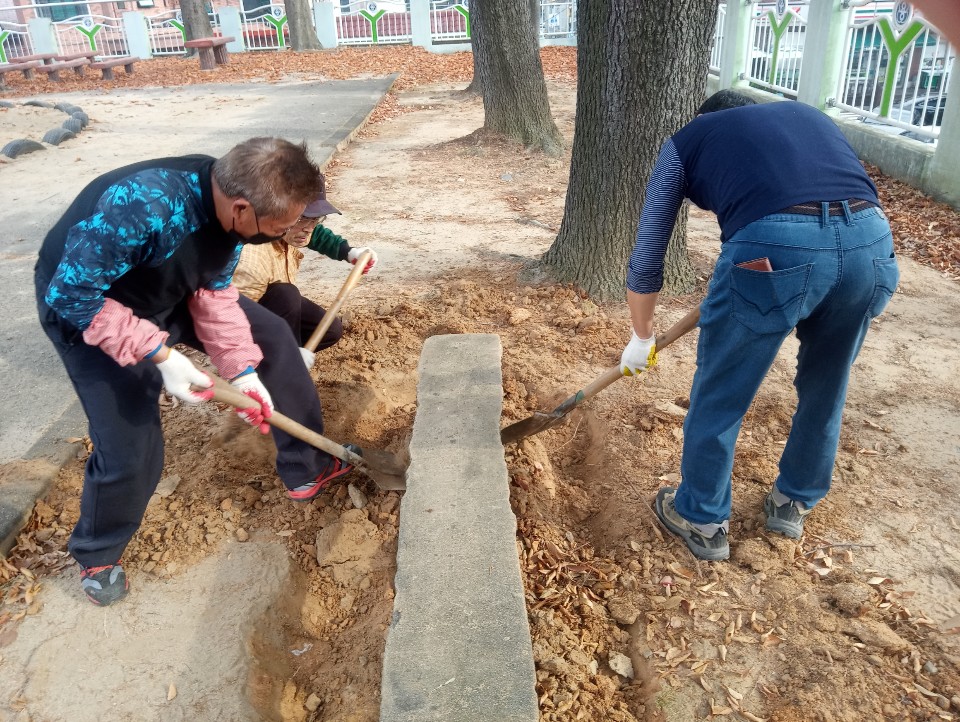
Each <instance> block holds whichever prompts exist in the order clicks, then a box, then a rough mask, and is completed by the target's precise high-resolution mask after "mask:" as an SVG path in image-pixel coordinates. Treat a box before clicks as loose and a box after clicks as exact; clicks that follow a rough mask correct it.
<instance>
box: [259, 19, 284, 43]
mask: <svg viewBox="0 0 960 722" xmlns="http://www.w3.org/2000/svg"><path fill="white" fill-rule="evenodd" d="M263 19H264V20H266V21H267V22H268V23H270V24H271V25H273V27H274V28H276V30H277V44H278V45H279V46H280V47H281V48H284V47H286V45H287V43H286V41H285V40H284V38H283V26H284V25H286V24H287V16H286V15H283V16H281V17H279V18H275V17H273V15H264V16H263Z"/></svg>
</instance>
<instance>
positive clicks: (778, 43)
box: [746, 0, 810, 98]
mask: <svg viewBox="0 0 960 722" xmlns="http://www.w3.org/2000/svg"><path fill="white" fill-rule="evenodd" d="M809 4H810V3H809V2H808V1H803V2H792V3H790V5H789V6H788V5H787V3H786V2H785V0H778V2H762V3H757V4H756V5H755V6H754V10H755V14H754V17H753V18H752V19H751V21H750V35H749V38H750V42H749V43H748V52H749V53H750V56H749V63H748V64H747V73H746V75H747V79H748V80H749V81H750V83H751V84H753V85H756V86H759V87H761V88H765V89H767V90H772V91H774V92H776V93H782V94H783V95H785V96H789V97H793V98H795V97H796V95H797V87H798V86H799V84H800V70H801V66H802V65H803V47H804V42H805V40H806V36H807V19H806V14H807V8H808V6H809Z"/></svg>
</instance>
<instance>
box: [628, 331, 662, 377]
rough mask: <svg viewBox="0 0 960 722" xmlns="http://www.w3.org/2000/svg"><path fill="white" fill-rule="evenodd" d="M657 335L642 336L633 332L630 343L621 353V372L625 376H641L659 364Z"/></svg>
mask: <svg viewBox="0 0 960 722" xmlns="http://www.w3.org/2000/svg"><path fill="white" fill-rule="evenodd" d="M656 341H657V337H656V336H651V337H650V338H640V337H639V336H637V332H636V331H634V332H633V336H632V337H631V339H630V343H628V344H627V347H626V348H625V349H623V353H622V354H621V355H620V373H622V374H623V375H624V376H639V375H640V374H641V373H643V372H644V371H646V370H647V369H650V368H653V367H654V366H655V365H656V364H657V345H656Z"/></svg>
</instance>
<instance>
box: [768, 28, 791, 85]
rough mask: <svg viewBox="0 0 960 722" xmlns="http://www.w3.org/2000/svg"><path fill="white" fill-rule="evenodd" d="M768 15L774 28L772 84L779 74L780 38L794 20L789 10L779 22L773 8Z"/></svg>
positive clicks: (771, 61)
mask: <svg viewBox="0 0 960 722" xmlns="http://www.w3.org/2000/svg"><path fill="white" fill-rule="evenodd" d="M767 17H768V18H769V19H770V29H771V30H773V54H771V56H770V77H769V78H768V79H767V82H768V83H770V85H776V82H774V80H775V78H776V75H777V61H778V60H779V55H780V38H782V37H783V31H784V30H786V29H787V25H789V24H790V21H791V20H793V12H792V11H790V10H787V12H785V13H784V14H783V17H782V18H780V22H779V23H777V16H776V15H774V14H773V11H772V10H771V11H770V12H768V13H767Z"/></svg>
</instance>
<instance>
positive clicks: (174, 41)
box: [147, 10, 186, 55]
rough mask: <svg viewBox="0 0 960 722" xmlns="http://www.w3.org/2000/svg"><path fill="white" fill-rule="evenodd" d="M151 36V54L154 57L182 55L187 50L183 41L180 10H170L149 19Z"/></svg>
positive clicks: (148, 28)
mask: <svg viewBox="0 0 960 722" xmlns="http://www.w3.org/2000/svg"><path fill="white" fill-rule="evenodd" d="M147 33H148V35H149V36H150V52H151V53H152V54H153V55H182V54H183V53H184V52H185V51H186V48H185V47H184V46H183V41H184V40H186V35H185V34H184V30H183V17H182V16H181V14H180V11H179V10H170V11H168V12H165V13H161V14H159V15H154V16H153V17H150V18H148V19H147Z"/></svg>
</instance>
